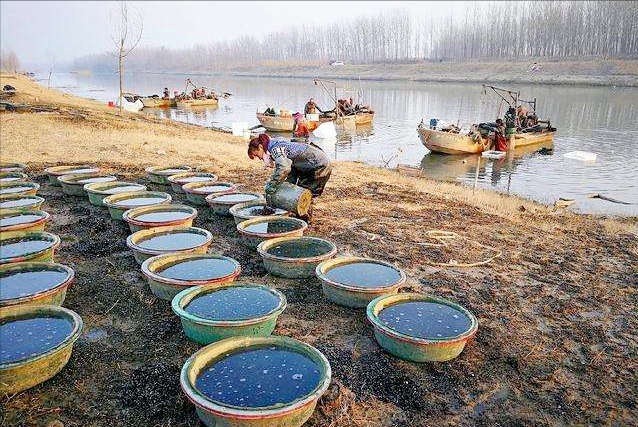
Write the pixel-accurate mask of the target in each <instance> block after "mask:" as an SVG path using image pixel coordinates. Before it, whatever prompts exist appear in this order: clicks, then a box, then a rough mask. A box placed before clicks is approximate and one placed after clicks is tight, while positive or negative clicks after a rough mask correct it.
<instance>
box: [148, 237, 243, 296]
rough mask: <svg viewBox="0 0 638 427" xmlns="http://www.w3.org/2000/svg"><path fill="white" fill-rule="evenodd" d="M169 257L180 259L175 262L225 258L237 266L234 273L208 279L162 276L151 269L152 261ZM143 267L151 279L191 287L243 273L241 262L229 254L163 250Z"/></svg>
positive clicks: (228, 278) (227, 278) (217, 281)
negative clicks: (228, 255)
mask: <svg viewBox="0 0 638 427" xmlns="http://www.w3.org/2000/svg"><path fill="white" fill-rule="evenodd" d="M198 246H202V245H198ZM195 247H197V246H195ZM168 257H172V258H177V259H179V261H178V262H175V264H178V263H181V262H188V261H189V260H194V259H223V260H225V261H230V262H231V263H232V264H233V265H234V266H235V269H234V270H233V272H232V273H230V274H228V275H226V276H222V277H216V278H214V279H212V278H211V279H206V280H185V279H172V278H170V277H164V276H160V275H159V274H157V273H156V272H155V271H151V268H150V267H149V266H150V265H151V264H152V263H154V262H157V261H162V260H163V258H168ZM173 265H174V264H173ZM141 269H142V273H143V274H144V275H145V276H146V277H148V278H149V279H152V280H155V281H157V282H161V283H167V284H170V285H175V286H187V287H189V288H190V287H193V286H198V285H213V284H215V283H219V282H225V281H227V280H230V279H234V278H235V277H237V276H239V275H240V274H241V264H239V262H238V261H237V260H236V259H233V258H231V257H227V256H224V255H212V254H193V253H175V252H168V253H165V252H161V253H160V254H158V255H155V256H153V257H150V258H147V259H145V260H144V262H143V263H142V267H141Z"/></svg>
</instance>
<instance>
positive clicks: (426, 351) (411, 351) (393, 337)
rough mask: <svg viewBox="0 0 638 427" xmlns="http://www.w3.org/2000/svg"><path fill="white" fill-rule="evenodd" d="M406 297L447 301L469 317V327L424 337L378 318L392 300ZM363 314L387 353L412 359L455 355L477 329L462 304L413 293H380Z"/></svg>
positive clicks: (438, 360)
mask: <svg viewBox="0 0 638 427" xmlns="http://www.w3.org/2000/svg"><path fill="white" fill-rule="evenodd" d="M409 301H425V302H435V303H438V304H443V305H447V306H449V307H451V308H453V309H455V310H457V311H459V312H461V313H463V314H464V315H466V316H467V317H468V318H469V319H470V327H469V329H468V330H466V331H464V332H463V333H461V334H458V335H456V336H452V337H446V338H442V339H424V338H418V337H414V336H410V335H406V334H404V333H401V332H399V331H397V330H396V329H393V328H391V327H389V326H388V325H386V324H384V323H383V322H382V321H381V320H379V313H380V312H381V311H382V310H383V309H384V308H387V307H389V306H391V305H393V304H396V303H400V302H409ZM366 314H367V317H368V320H369V321H370V323H371V324H372V326H373V327H374V336H375V338H376V340H377V342H378V343H379V345H380V346H381V347H383V348H384V349H386V350H387V351H388V352H390V353H391V354H393V355H395V356H397V357H399V358H401V359H405V360H410V361H413V362H442V361H446V360H451V359H454V358H455V357H456V356H458V355H459V354H460V353H461V352H462V351H463V349H464V348H465V344H466V343H467V341H468V340H469V339H471V338H472V337H473V336H474V335H475V334H476V331H477V330H478V321H477V320H476V317H475V316H474V315H473V314H472V313H470V312H469V311H468V310H467V309H465V308H464V307H462V306H460V305H458V304H456V303H453V302H452V301H448V300H445V299H442V298H436V297H433V296H429V295H422V294H416V293H401V294H396V295H384V296H380V297H377V298H375V299H374V300H372V301H370V304H368V308H367V312H366Z"/></svg>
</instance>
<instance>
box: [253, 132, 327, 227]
mask: <svg viewBox="0 0 638 427" xmlns="http://www.w3.org/2000/svg"><path fill="white" fill-rule="evenodd" d="M248 157H250V159H251V160H252V159H260V160H261V161H262V162H263V163H264V165H266V166H268V167H273V168H274V169H275V170H274V171H273V173H272V175H270V178H269V179H268V180H267V181H266V184H265V185H264V192H265V193H266V201H267V202H268V204H270V203H271V197H272V195H273V194H274V193H275V192H276V191H277V189H278V187H279V185H280V184H281V183H282V182H284V181H285V182H289V183H292V184H295V185H298V186H300V187H302V188H305V189H308V190H310V192H311V193H312V197H313V199H314V198H315V197H318V196H320V195H321V194H322V193H323V191H324V189H325V187H326V183H327V182H328V180H329V179H330V174H331V173H332V164H331V162H330V159H329V158H328V156H327V155H326V153H324V152H323V150H322V149H321V148H319V147H317V146H316V145H314V144H304V143H300V142H292V141H286V140H284V139H271V138H270V137H269V136H268V135H266V134H264V133H262V134H260V135H258V136H256V137H253V138H252V139H251V140H250V142H249V143H248ZM275 207H276V206H275ZM311 216H312V209H311V210H310V211H309V213H308V215H307V216H306V217H305V218H302V219H305V220H310V218H311Z"/></svg>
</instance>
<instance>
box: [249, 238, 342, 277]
mask: <svg viewBox="0 0 638 427" xmlns="http://www.w3.org/2000/svg"><path fill="white" fill-rule="evenodd" d="M257 253H258V254H259V255H261V259H262V260H263V262H264V268H265V269H266V271H268V272H269V273H271V274H273V275H275V276H279V277H288V278H291V279H298V278H302V277H313V276H314V275H315V270H316V269H317V266H318V265H319V264H320V263H322V262H323V261H325V260H328V259H331V258H333V257H334V256H335V255H336V254H337V247H336V246H335V245H334V244H333V243H332V242H329V241H328V240H324V239H320V238H318V237H310V236H297V237H277V238H275V239H269V240H264V241H263V242H261V243H260V244H259V246H257Z"/></svg>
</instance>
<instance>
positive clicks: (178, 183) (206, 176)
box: [167, 172, 218, 194]
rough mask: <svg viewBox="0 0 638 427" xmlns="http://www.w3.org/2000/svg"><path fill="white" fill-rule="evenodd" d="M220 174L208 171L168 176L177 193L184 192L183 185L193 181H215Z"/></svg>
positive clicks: (172, 187)
mask: <svg viewBox="0 0 638 427" xmlns="http://www.w3.org/2000/svg"><path fill="white" fill-rule="evenodd" d="M217 179H218V176H217V175H215V174H214V173H208V172H181V173H176V174H175V175H171V176H169V177H168V178H167V180H168V182H169V183H170V184H171V189H172V190H173V191H174V192H175V193H180V194H183V193H184V190H183V189H182V186H183V185H185V184H189V183H191V182H215V181H217Z"/></svg>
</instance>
